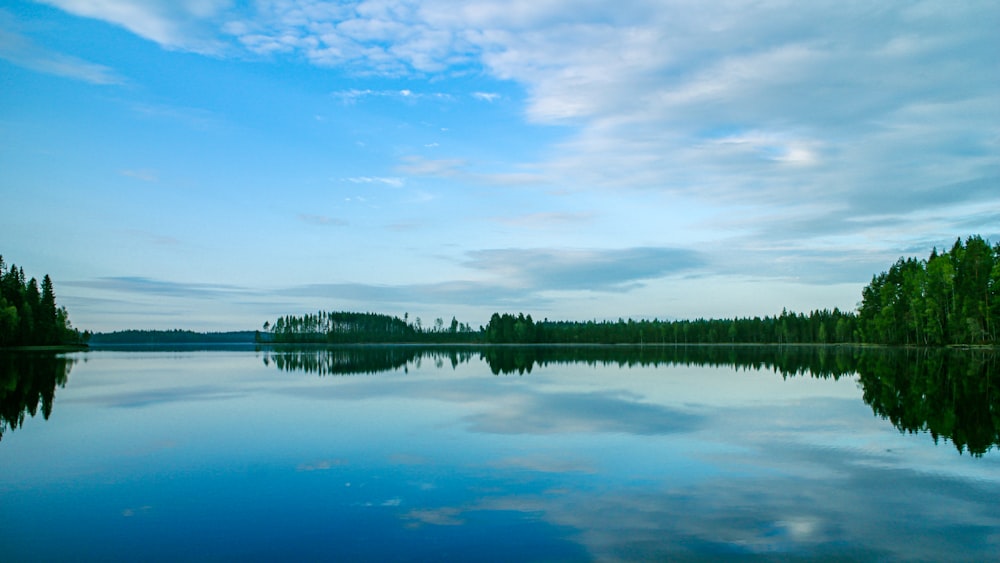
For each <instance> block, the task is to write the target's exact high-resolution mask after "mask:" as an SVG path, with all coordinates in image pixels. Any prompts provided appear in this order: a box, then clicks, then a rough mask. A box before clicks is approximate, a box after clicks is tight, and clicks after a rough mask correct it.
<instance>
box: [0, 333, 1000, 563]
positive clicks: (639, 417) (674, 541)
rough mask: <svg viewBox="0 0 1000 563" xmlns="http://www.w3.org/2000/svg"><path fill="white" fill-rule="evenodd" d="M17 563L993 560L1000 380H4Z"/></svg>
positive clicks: (693, 368)
mask: <svg viewBox="0 0 1000 563" xmlns="http://www.w3.org/2000/svg"><path fill="white" fill-rule="evenodd" d="M0 370H2V371H0V428H2V430H3V433H2V438H0V522H2V525H0V560H2V561H69V560H73V561H79V560H144V561H151V560H152V561H155V560H160V561H176V560H196V561H197V560H370V561H394V560H403V561H410V560H420V561H424V560H434V561H440V560H455V561H467V560H492V561H512V560H517V561H520V560H544V561H558V560H568V561H583V560H602V561H604V560H612V561H614V560H697V561H702V560H775V561H785V560H799V559H800V560H873V561H895V560H906V561H912V560H927V561H941V560H967V561H976V560H996V559H997V557H998V554H1000V454H998V444H1000V437H998V436H1000V389H998V388H997V386H998V384H1000V360H998V358H997V356H996V355H994V354H990V353H986V352H980V351H952V352H927V351H907V352H900V351H896V352H890V351H884V350H860V349H851V348H784V349H778V348H764V349H760V348H741V347H687V348H659V347H645V348H615V347H587V348H503V347H497V348H488V349H477V348H451V349H449V348H433V349H425V348H416V347H348V348H337V349H330V350H327V349H311V350H210V351H205V350H202V351H199V350H191V349H175V350H170V351H154V350H141V351H127V352H126V351H95V352H87V353H76V354H68V355H52V354H47V355H46V354H11V353H7V354H0Z"/></svg>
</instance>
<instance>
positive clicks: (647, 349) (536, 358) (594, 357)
mask: <svg viewBox="0 0 1000 563" xmlns="http://www.w3.org/2000/svg"><path fill="white" fill-rule="evenodd" d="M859 354H860V348H855V347H850V346H842V347H841V346H838V347H827V346H712V345H708V346H704V345H692V346H497V347H487V348H483V349H482V351H481V356H482V358H483V359H484V360H486V362H487V363H489V365H490V369H491V370H492V371H493V373H494V374H497V375H499V374H513V373H518V374H521V375H523V374H525V373H531V370H532V369H533V368H534V367H535V365H536V364H537V365H538V366H546V365H549V364H574V363H585V364H589V365H598V364H600V365H617V366H619V367H634V366H660V365H697V366H732V367H735V368H737V369H751V370H762V369H767V370H772V371H775V372H778V373H781V374H782V376H783V377H790V376H795V375H812V376H813V377H822V378H828V377H832V378H834V379H837V378H840V377H841V376H844V375H851V374H853V373H854V370H855V365H856V364H857V357H858V355H859Z"/></svg>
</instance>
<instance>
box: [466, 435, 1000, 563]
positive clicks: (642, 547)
mask: <svg viewBox="0 0 1000 563" xmlns="http://www.w3.org/2000/svg"><path fill="white" fill-rule="evenodd" d="M741 445H742V446H746V447H748V451H747V452H746V453H745V454H743V455H736V456H732V455H730V456H729V457H728V458H726V459H725V460H723V461H722V462H721V464H722V465H721V467H722V468H725V467H733V468H736V471H737V472H738V473H737V476H736V477H733V476H732V475H731V474H729V475H726V476H724V477H717V478H709V479H705V480H701V481H699V482H697V483H695V484H693V485H692V484H685V485H684V486H683V487H673V486H671V484H670V479H669V475H670V471H669V468H665V471H664V479H665V480H664V483H663V485H662V486H661V487H660V488H656V487H651V486H649V485H648V484H646V485H644V486H643V487H641V488H628V487H618V488H616V489H615V490H614V492H611V493H607V492H602V493H601V494H593V493H592V492H591V491H589V490H586V489H579V488H571V489H565V490H562V491H560V492H561V493H562V494H559V495H546V496H544V497H543V496H539V495H535V494H514V495H508V496H503V495H497V496H491V497H487V498H484V499H482V500H481V502H480V503H479V504H477V505H476V507H475V509H476V510H501V511H511V510H513V511H518V512H522V513H525V514H530V515H531V516H532V517H536V516H538V515H541V518H542V519H544V520H546V521H547V522H549V523H550V524H553V525H556V526H565V527H570V528H573V529H576V530H578V532H579V533H578V535H577V537H578V538H579V539H580V540H581V542H582V543H583V544H584V545H585V546H586V547H587V549H588V551H589V552H590V553H591V554H592V556H593V557H594V558H595V559H598V560H621V559H627V560H643V561H658V560H705V559H712V558H714V557H717V556H720V557H724V558H733V557H735V558H745V557H753V558H763V559H764V560H788V559H797V558H800V557H805V558H807V559H812V558H819V559H829V560H844V559H849V560H873V559H874V560H901V561H909V560H922V561H952V560H962V561H976V560H983V559H984V558H985V559H991V558H992V557H993V555H994V554H995V549H996V544H995V542H996V530H998V529H1000V511H998V510H997V508H996V506H995V503H994V502H993V500H992V499H995V498H997V497H998V495H1000V486H998V485H997V483H996V482H985V481H976V480H964V479H961V478H955V477H949V476H944V475H938V474H934V473H927V472H924V471H916V470H913V469H910V468H908V467H900V466H898V465H896V464H894V463H893V462H892V458H891V456H882V455H878V454H868V453H865V452H861V451H858V450H852V449H844V448H830V447H814V446H807V445H801V444H789V443H782V442H777V443H776V442H774V441H773V440H771V439H770V438H763V439H761V436H760V435H758V436H757V438H756V439H753V438H749V439H748V440H747V441H745V442H741ZM762 462H764V463H765V464H766V471H765V472H763V473H755V472H754V470H755V469H756V468H757V466H758V465H759V464H760V463H762ZM902 463H904V464H905V463H906V461H905V460H902ZM803 467H806V468H809V467H811V468H815V469H816V471H795V469H796V468H803ZM789 468H790V469H792V470H793V474H791V475H789V474H787V473H785V472H784V470H785V469H789ZM751 475H753V476H752V477H751ZM603 490H604V488H602V491H603ZM755 560H757V559H755Z"/></svg>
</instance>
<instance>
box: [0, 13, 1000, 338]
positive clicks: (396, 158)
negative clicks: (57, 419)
mask: <svg viewBox="0 0 1000 563" xmlns="http://www.w3.org/2000/svg"><path fill="white" fill-rule="evenodd" d="M996 29H1000V8H998V7H996V6H994V5H992V4H990V3H986V2H968V3H965V2H961V3H955V2H887V3H876V4H872V3H867V2H859V3H850V2H849V3H845V2H842V1H841V2H821V1H820V2H810V3H808V4H802V3H797V2H764V3H760V2H754V3H750V2H717V3H690V2H670V1H659V0H658V1H655V2H654V1H649V2H646V1H624V2H614V3H611V2H565V1H563V0H544V1H542V0H530V1H527V0H525V1H521V0H513V1H511V0H505V1H502V2H501V1H497V2H492V1H482V2H475V3H467V4H462V3H454V2H442V1H435V0H427V1H423V2H405V1H396V0H383V1H370V2H369V1H363V2H340V3H326V2H318V1H309V0H278V1H273V2H265V1H259V2H231V1H227V0H186V1H167V0H143V1H140V0H46V1H44V2H28V1H19V0H15V1H13V2H5V3H4V4H3V6H2V7H0V201H2V202H3V206H2V209H3V216H4V219H3V221H0V252H2V253H3V256H4V258H5V260H6V261H7V262H8V263H11V262H13V263H16V264H18V265H20V266H23V267H24V268H25V270H26V271H27V273H28V274H29V275H34V276H37V277H41V276H42V275H43V274H45V273H48V274H50V275H51V276H52V278H53V280H54V281H55V287H56V292H57V297H58V299H59V302H60V304H62V305H65V306H66V307H67V308H68V309H69V311H70V316H71V319H72V320H73V322H74V324H76V325H77V326H79V327H81V328H89V329H91V330H98V331H103V330H115V329H123V328H193V329H199V330H228V329H242V328H254V327H257V326H260V325H261V324H262V323H263V322H264V321H265V320H273V319H274V318H275V317H276V316H278V315H282V314H301V313H305V312H311V311H315V310H317V309H326V310H359V311H376V312H384V313H389V314H397V315H402V314H403V313H409V314H410V316H411V318H412V317H415V316H420V317H422V318H423V320H424V323H425V324H429V323H430V322H431V321H432V319H434V318H436V317H443V318H445V319H446V320H447V319H449V318H450V317H451V316H457V317H458V319H459V320H460V321H463V322H469V323H470V324H473V325H474V326H476V325H479V324H482V323H485V322H486V321H487V320H488V318H489V315H490V314H491V313H492V312H493V311H524V312H528V313H531V314H532V315H533V316H535V317H536V318H543V317H548V318H552V319H591V318H598V319H602V318H618V317H620V316H621V317H634V318H639V317H647V318H652V317H658V318H661V319H662V318H693V317H700V316H705V317H729V316H744V315H764V314H776V313H780V311H781V309H782V308H783V307H787V308H789V309H793V310H800V311H806V310H811V309H815V308H833V307H840V308H842V309H853V308H854V306H855V305H856V303H857V302H858V300H859V299H860V292H861V288H862V287H863V286H864V285H865V284H866V283H867V282H868V281H869V280H870V279H871V276H872V274H874V273H877V272H879V271H882V270H885V269H886V268H887V267H888V266H889V265H890V264H891V263H892V262H893V261H895V259H896V258H898V257H899V256H902V255H906V256H910V255H916V256H921V257H924V256H926V255H927V254H928V253H929V251H930V248H931V247H933V246H938V247H939V248H940V247H942V246H946V245H950V244H951V243H952V242H953V241H954V240H955V238H956V237H959V236H961V237H964V236H966V235H969V234H977V233H978V234H981V235H983V236H985V237H987V238H990V240H992V241H994V242H1000V67H998V66H997V63H996V56H997V53H998V51H1000V40H998V39H997V35H996Z"/></svg>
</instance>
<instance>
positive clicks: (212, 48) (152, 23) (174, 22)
mask: <svg viewBox="0 0 1000 563" xmlns="http://www.w3.org/2000/svg"><path fill="white" fill-rule="evenodd" d="M39 1H41V2H43V3H46V4H50V5H52V6H55V7H57V8H60V9H62V10H65V11H67V12H69V13H71V14H75V15H77V16H83V17H87V18H94V19H98V20H102V21H106V22H108V23H111V24H114V25H118V26H121V27H124V28H125V29H127V30H129V31H131V32H132V33H135V34H136V35H138V36H140V37H144V38H146V39H149V40H151V41H155V42H156V43H158V44H160V45H162V46H164V47H167V48H171V49H181V50H186V51H194V52H198V53H205V54H218V53H220V52H221V51H223V49H224V43H223V42H222V41H220V40H218V39H216V38H214V37H213V35H214V33H215V26H213V25H209V24H210V23H211V20H213V19H214V18H215V17H217V16H219V15H220V14H221V13H222V12H223V11H224V10H225V9H227V8H229V7H230V6H231V4H232V3H231V2H230V1H229V0H185V1H182V2H174V1H171V0H39Z"/></svg>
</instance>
